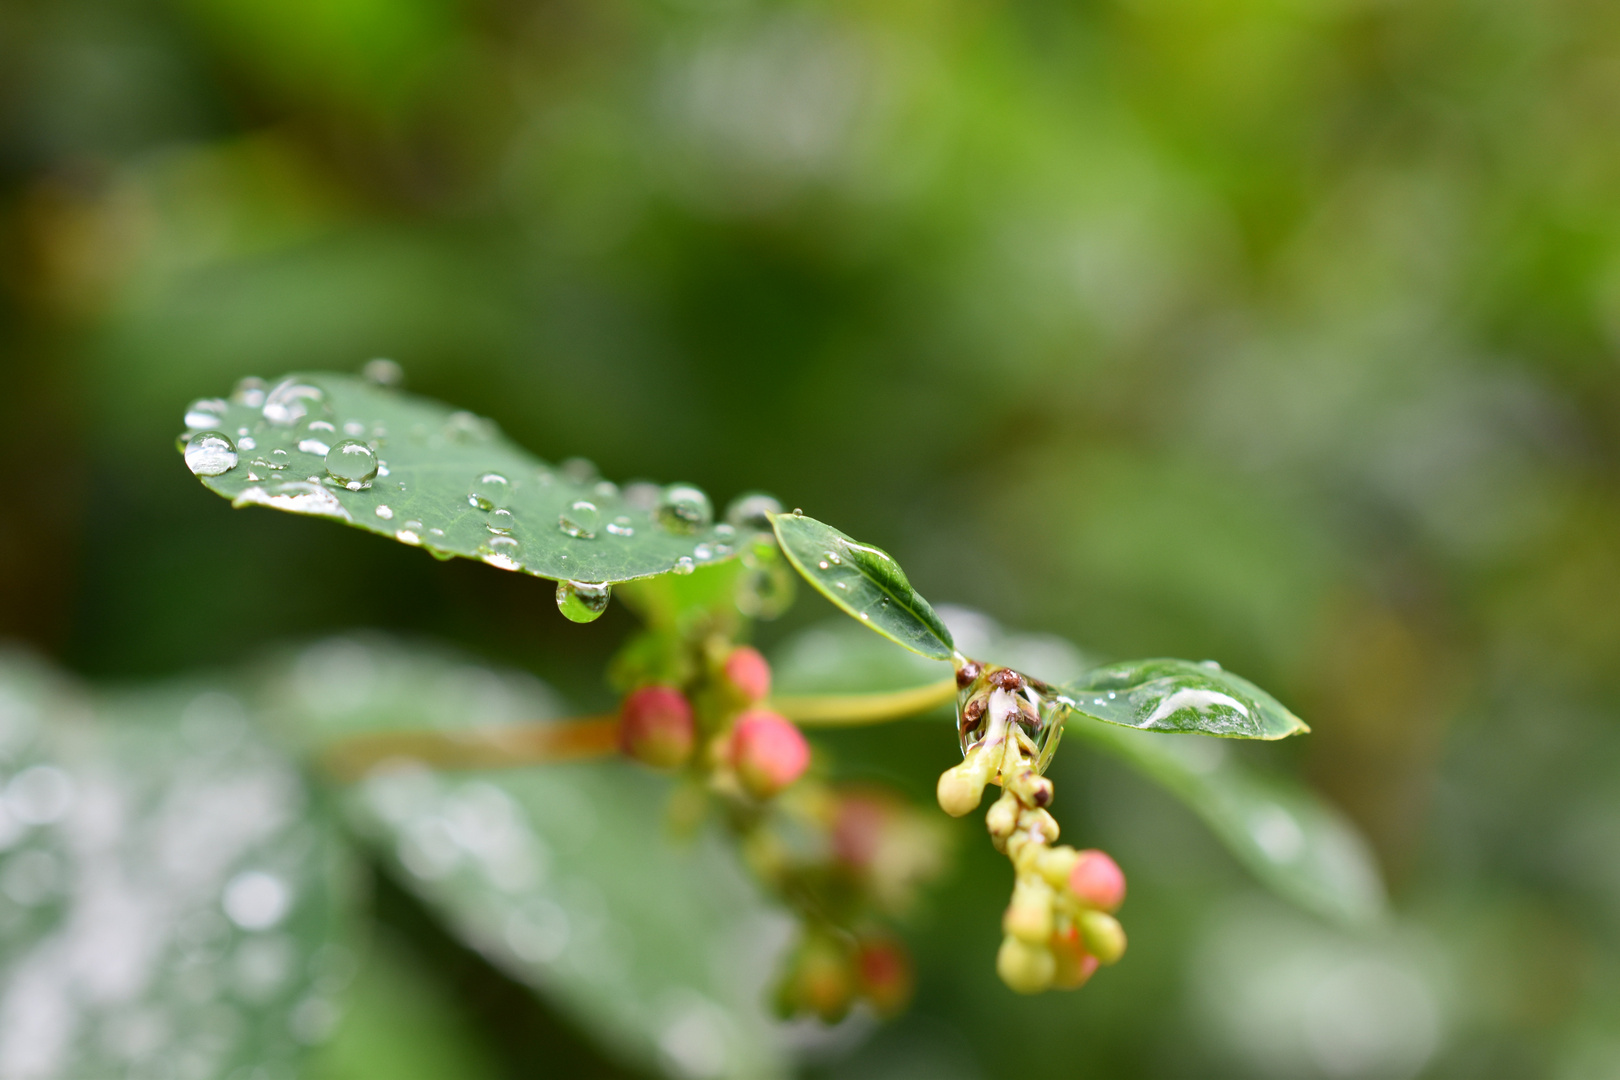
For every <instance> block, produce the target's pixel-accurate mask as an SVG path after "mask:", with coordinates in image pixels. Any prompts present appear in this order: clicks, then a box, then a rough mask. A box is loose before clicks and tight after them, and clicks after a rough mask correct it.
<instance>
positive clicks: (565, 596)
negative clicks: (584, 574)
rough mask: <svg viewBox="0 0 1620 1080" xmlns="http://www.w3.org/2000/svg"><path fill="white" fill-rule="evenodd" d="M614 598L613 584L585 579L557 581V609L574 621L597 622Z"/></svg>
mask: <svg viewBox="0 0 1620 1080" xmlns="http://www.w3.org/2000/svg"><path fill="white" fill-rule="evenodd" d="M611 599H613V587H612V586H611V585H606V584H602V585H598V584H593V583H590V582H585V581H559V582H557V610H558V611H560V612H562V613H563V617H564V618H566V619H569V620H570V621H572V622H577V623H588V622H595V621H596V620H597V619H599V618H601V617H602V612H604V611H606V610H607V609H608V601H609V600H611Z"/></svg>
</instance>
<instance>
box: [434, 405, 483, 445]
mask: <svg viewBox="0 0 1620 1080" xmlns="http://www.w3.org/2000/svg"><path fill="white" fill-rule="evenodd" d="M444 437H445V438H447V439H449V440H450V441H451V442H454V443H464V444H465V443H480V442H489V441H490V440H491V439H493V438H494V437H495V422H494V421H493V420H486V419H484V418H483V417H482V416H479V415H478V414H477V413H470V412H453V413H451V414H450V415H449V416H447V417H445V420H444Z"/></svg>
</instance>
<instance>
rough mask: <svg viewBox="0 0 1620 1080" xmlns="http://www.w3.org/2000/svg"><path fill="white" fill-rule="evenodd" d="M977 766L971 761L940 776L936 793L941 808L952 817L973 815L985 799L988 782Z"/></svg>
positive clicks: (956, 766)
mask: <svg viewBox="0 0 1620 1080" xmlns="http://www.w3.org/2000/svg"><path fill="white" fill-rule="evenodd" d="M976 764H977V763H976V762H974V761H973V760H972V759H969V760H967V761H964V762H962V763H961V764H960V765H954V766H952V767H951V768H949V769H946V770H945V771H944V772H942V773H940V774H939V785H938V787H937V788H936V789H935V792H934V793H935V795H937V796H938V797H939V808H940V809H941V810H943V811H945V812H946V813H947V814H949V815H951V817H961V816H962V815H964V814H970V813H972V812H973V811H974V810H975V809H977V808H978V805H979V800H980V799H981V798H983V797H984V785H985V782H986V781H985V778H984V776H983V774H982V773H981V771H980V770H979V769H978V768H977V767H976Z"/></svg>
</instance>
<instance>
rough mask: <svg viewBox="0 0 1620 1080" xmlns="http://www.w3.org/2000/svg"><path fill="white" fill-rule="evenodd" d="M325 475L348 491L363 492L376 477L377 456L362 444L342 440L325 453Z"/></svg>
mask: <svg viewBox="0 0 1620 1080" xmlns="http://www.w3.org/2000/svg"><path fill="white" fill-rule="evenodd" d="M326 475H328V476H330V477H331V478H332V479H333V480H336V481H337V482H338V483H339V484H342V485H343V486H344V487H346V488H348V489H349V490H350V491H364V490H365V489H366V488H368V487H370V486H371V482H372V480H374V479H376V477H377V455H376V453H375V452H374V451H373V450H372V449H371V447H369V446H367V445H366V444H365V443H363V442H359V441H357V440H355V439H344V440H343V441H342V442H340V443H338V444H337V445H336V446H334V447H332V449H330V450H328V451H327V452H326Z"/></svg>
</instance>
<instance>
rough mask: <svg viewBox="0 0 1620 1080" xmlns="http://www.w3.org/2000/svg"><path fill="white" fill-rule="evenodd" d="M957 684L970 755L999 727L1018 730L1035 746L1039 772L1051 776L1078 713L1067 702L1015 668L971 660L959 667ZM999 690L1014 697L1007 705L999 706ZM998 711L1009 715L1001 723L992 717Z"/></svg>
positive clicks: (960, 723)
mask: <svg viewBox="0 0 1620 1080" xmlns="http://www.w3.org/2000/svg"><path fill="white" fill-rule="evenodd" d="M970 675H971V676H972V678H969V676H970ZM964 680H966V685H963V682H964ZM957 685H958V686H959V687H961V688H960V689H959V690H958V691H957V693H956V730H957V737H958V739H959V741H960V745H961V749H962V753H963V755H964V756H965V755H966V754H967V750H968V747H970V746H972V745H973V744H974V743H975V742H977V741H979V740H980V739H982V738H984V737H985V736H986V735H988V734H991V733H992V732H991V729H992V728H993V727H994V725H995V724H997V723H1005V724H1008V725H1016V726H1018V727H1019V728H1021V729H1022V730H1023V732H1024V734H1025V735H1027V736H1028V737H1029V739H1030V741H1031V742H1033V743H1034V744H1035V761H1034V765H1035V771H1036V772H1038V773H1044V772H1045V771H1046V767H1047V766H1048V765H1050V764H1051V762H1052V755H1053V754H1055V753H1056V752H1057V745H1058V740H1059V739H1061V738H1062V737H1063V725H1064V722H1065V721H1066V720H1067V719H1068V716H1069V712H1070V710H1071V709H1072V708H1073V704H1072V702H1071V701H1070V700H1069V699H1068V698H1067V697H1064V696H1063V695H1062V694H1060V693H1057V692H1055V691H1053V690H1052V688H1051V687H1048V686H1047V685H1046V684H1045V683H1038V682H1037V681H1036V680H1034V679H1029V678H1026V677H1025V676H1023V675H1020V674H1019V673H1018V672H1016V671H1013V670H1012V669H1010V668H1004V667H999V666H997V665H995V664H980V663H978V662H977V661H972V660H965V659H964V661H963V664H962V666H961V667H959V668H958V675H957ZM998 689H999V690H1002V691H1005V692H1006V694H1007V695H1010V696H1004V697H1002V698H1001V699H1000V700H1001V701H1002V702H1003V703H1004V705H1003V706H995V701H994V699H992V696H991V695H992V693H993V692H995V691H997V690H998ZM993 706H994V707H1006V708H1008V712H1007V713H1006V714H1004V715H1003V716H1002V717H1000V718H999V719H998V718H997V717H995V716H992V715H991V714H992V712H993V711H994V708H993Z"/></svg>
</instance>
